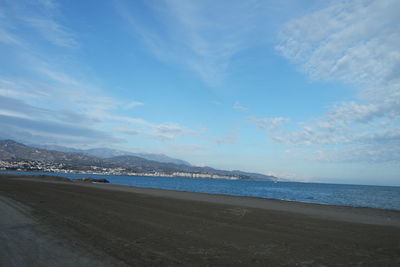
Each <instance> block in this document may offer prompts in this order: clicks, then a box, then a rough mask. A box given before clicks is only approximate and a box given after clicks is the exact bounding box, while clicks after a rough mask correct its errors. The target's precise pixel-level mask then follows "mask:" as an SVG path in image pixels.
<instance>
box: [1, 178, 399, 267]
mask: <svg viewBox="0 0 400 267" xmlns="http://www.w3.org/2000/svg"><path fill="white" fill-rule="evenodd" d="M0 196H1V197H0V204H2V205H3V207H5V206H4V205H8V206H7V207H6V208H2V209H0V211H1V213H0V223H1V230H2V234H1V235H0V237H1V239H2V240H1V241H3V242H0V266H33V264H26V262H30V263H35V262H36V263H38V264H37V265H36V266H46V262H52V261H55V260H58V262H57V263H58V264H57V265H58V266H73V264H71V262H78V263H82V264H83V265H85V263H88V265H95V264H89V263H95V262H96V261H99V262H101V264H102V265H101V264H99V265H98V266H123V265H129V266H323V265H325V266H332V265H345V266H352V265H353V266H354V265H358V266H400V212H396V211H385V210H377V209H369V208H351V207H339V206H328V205H315V204H304V203H296V202H286V201H277V200H266V199H257V198H246V197H231V196H222V195H210V194H200V193H189V192H177V191H166V190H156V189H142V188H134V187H122V186H116V185H103V184H86V183H73V182H69V181H68V180H64V181H60V180H58V179H55V178H45V177H41V178H38V177H36V178H32V177H30V178H27V177H19V178H18V177H15V176H14V177H12V176H7V175H3V176H0ZM7 203H8V204H7ZM10 203H13V204H10ZM2 205H0V208H1V207H2ZM16 207H19V208H16ZM21 210H24V212H23V216H22V215H21V214H20V215H18V216H19V217H18V216H17V217H18V218H19V219H18V220H17V219H16V220H10V218H11V217H10V216H11V215H12V214H14V215H13V216H14V217H15V216H16V215H15V214H16V212H19V211H21ZM17 217H16V218H17ZM21 218H22V219H21ZM14 221H16V222H15V224H16V225H20V226H21V225H22V226H24V222H26V221H29V222H30V223H28V225H29V224H30V225H32V224H33V225H35V227H36V228H35V229H38V230H37V231H36V232H34V233H32V231H33V230H32V231H31V233H28V238H25V239H26V240H25V241H24V242H18V241H17V239H18V240H19V239H20V238H19V237H18V235H15V238H13V235H12V234H11V233H12V229H11V228H12V227H13V222H14ZM32 221H33V222H34V223H32ZM4 222H6V223H4ZM26 224H27V223H25V225H26ZM25 230H26V231H28V230H29V227H28V228H27V229H25ZM14 232H15V231H14ZM17 232H18V231H17ZM28 232H29V231H28ZM30 235H33V237H34V238H32V236H30ZM29 237H31V238H29ZM40 238H44V240H45V241H43V242H41V244H46V243H48V244H53V245H49V246H48V247H46V245H43V248H42V249H41V250H35V249H34V247H35V246H33V245H32V244H34V242H35V240H40ZM4 241H6V242H4ZM5 243H7V244H11V245H7V244H6V245H5ZM54 244H58V247H57V246H56V245H54ZM7 251H8V252H7ZM10 251H12V252H13V253H10ZM18 251H23V253H19V252H18ZM71 254H72V255H75V256H74V257H72V256H71ZM51 256H52V258H51V261H48V260H49V259H48V258H49V257H51ZM25 258H28V260H26V259H25ZM46 260H47V261H46ZM40 261H42V263H43V264H40ZM17 263H19V265H18V264H17ZM21 263H23V264H22V265H21ZM24 264H25V265H24ZM47 266H48V265H47Z"/></svg>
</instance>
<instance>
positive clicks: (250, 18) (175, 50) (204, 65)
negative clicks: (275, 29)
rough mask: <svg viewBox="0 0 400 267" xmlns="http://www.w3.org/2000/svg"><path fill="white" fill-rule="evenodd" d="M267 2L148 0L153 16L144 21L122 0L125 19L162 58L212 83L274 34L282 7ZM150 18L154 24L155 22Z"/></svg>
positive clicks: (215, 83) (149, 11)
mask: <svg viewBox="0 0 400 267" xmlns="http://www.w3.org/2000/svg"><path fill="white" fill-rule="evenodd" d="M271 5H272V4H271V3H268V2H267V1H257V0H256V1H236V0H235V1H230V2H229V4H227V3H226V2H223V1H208V0H206V1H193V0H187V1H176V0H162V1H146V5H145V6H144V7H142V8H148V10H146V12H148V13H150V14H151V16H146V19H142V17H143V16H142V15H141V14H138V13H135V12H136V11H135V8H133V7H131V6H130V5H129V4H128V2H126V1H118V2H116V8H117V11H118V12H119V14H120V15H121V17H122V18H123V19H124V20H125V21H126V22H127V23H129V25H130V26H131V28H132V29H133V30H134V33H135V36H138V37H139V38H140V40H141V41H142V42H143V43H144V44H145V46H146V47H147V49H148V50H149V51H150V52H151V53H153V54H154V55H155V56H156V57H157V58H159V59H160V60H162V61H165V62H167V63H175V64H179V65H181V66H183V67H185V68H187V69H189V70H190V71H192V72H194V73H195V74H197V75H198V76H199V77H200V79H202V80H203V81H204V82H205V83H207V84H208V85H211V86H216V85H219V84H221V83H222V82H223V80H224V78H225V76H227V75H228V73H229V65H230V62H231V60H232V58H233V57H234V56H235V55H236V54H238V53H240V52H241V51H244V50H246V49H248V48H249V47H252V46H256V45H260V44H261V43H263V42H265V40H266V39H267V38H268V34H267V30H266V29H267V27H268V26H267V25H266V24H267V23H268V20H269V19H270V18H271V17H272V16H267V15H266V14H267V12H273V10H276V8H277V7H276V6H279V5H278V4H274V6H271ZM149 20H151V22H150V23H149Z"/></svg>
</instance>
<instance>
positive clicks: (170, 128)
mask: <svg viewBox="0 0 400 267" xmlns="http://www.w3.org/2000/svg"><path fill="white" fill-rule="evenodd" d="M192 133H193V132H192V131H191V130H189V129H186V128H185V127H182V126H180V125H178V124H171V123H165V124H159V125H156V126H154V128H153V133H152V135H153V136H154V137H156V138H159V139H162V140H172V139H175V138H177V137H179V136H185V135H190V134H192Z"/></svg>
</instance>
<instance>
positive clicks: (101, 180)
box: [75, 178, 110, 183]
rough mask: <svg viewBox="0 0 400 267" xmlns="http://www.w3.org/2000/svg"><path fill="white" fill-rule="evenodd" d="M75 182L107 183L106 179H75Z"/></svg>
mask: <svg viewBox="0 0 400 267" xmlns="http://www.w3.org/2000/svg"><path fill="white" fill-rule="evenodd" d="M75 180H77V181H82V182H91V183H109V182H110V181H108V180H107V179H104V178H101V179H96V178H79V179H75Z"/></svg>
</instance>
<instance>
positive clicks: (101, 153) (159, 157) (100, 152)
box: [32, 145, 191, 166]
mask: <svg viewBox="0 0 400 267" xmlns="http://www.w3.org/2000/svg"><path fill="white" fill-rule="evenodd" d="M32 146H34V147H38V148H44V149H50V150H56V151H60V152H73V153H82V154H87V155H91V156H95V157H98V158H111V157H117V156H136V157H140V158H144V159H148V160H153V161H158V162H164V163H174V164H178V165H188V166H191V164H190V163H189V162H187V161H184V160H180V159H175V158H171V157H168V156H166V155H164V154H153V153H133V152H128V151H124V150H117V149H110V148H92V149H75V148H71V147H64V146H57V145H32Z"/></svg>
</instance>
